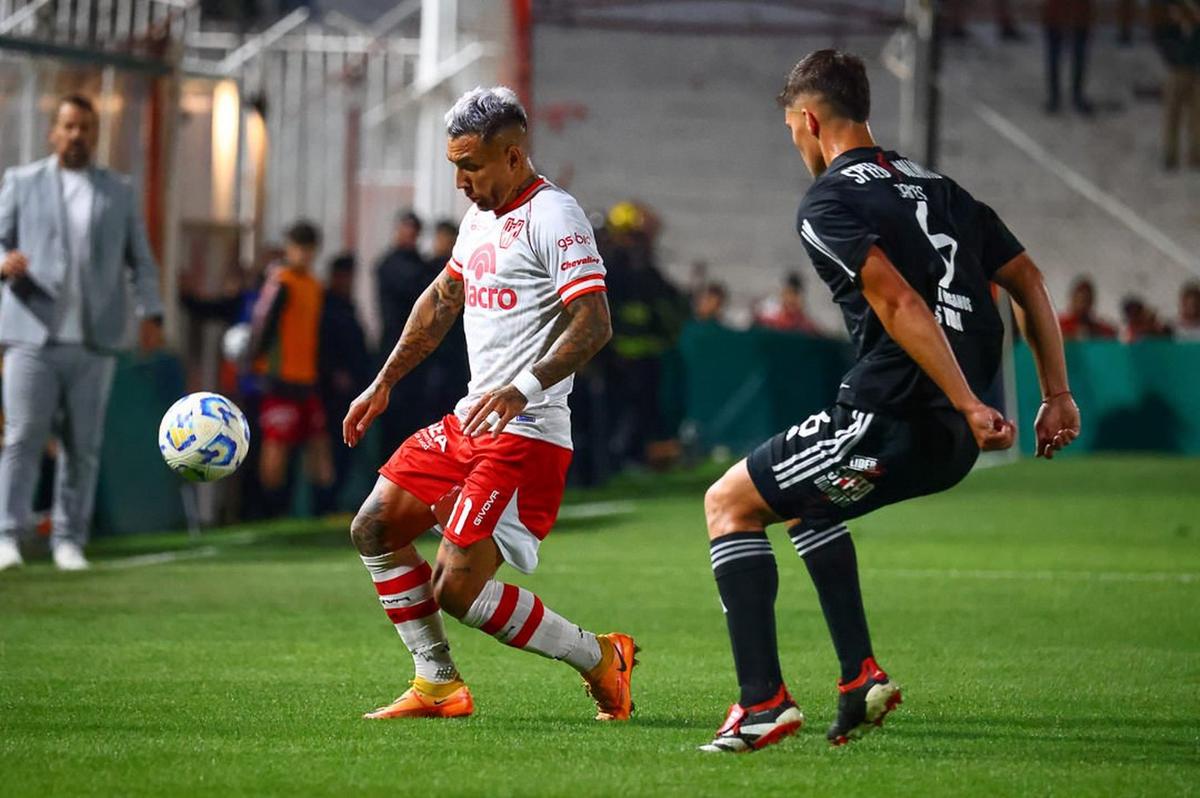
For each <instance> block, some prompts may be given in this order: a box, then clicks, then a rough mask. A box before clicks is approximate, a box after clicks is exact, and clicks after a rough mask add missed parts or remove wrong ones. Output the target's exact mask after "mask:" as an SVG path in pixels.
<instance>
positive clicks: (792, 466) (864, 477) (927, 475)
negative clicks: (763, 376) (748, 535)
mask: <svg viewBox="0 0 1200 798" xmlns="http://www.w3.org/2000/svg"><path fill="white" fill-rule="evenodd" d="M978 456H979V448H978V446H976V444H975V439H974V437H973V436H972V435H971V430H970V428H969V427H968V426H967V422H966V420H965V419H964V418H963V417H962V416H961V415H960V414H959V413H957V412H955V411H954V410H952V409H949V408H947V409H930V410H925V411H922V412H920V413H916V414H913V415H907V416H894V415H885V414H882V413H872V412H868V411H866V410H858V409H856V408H853V407H849V406H848V405H843V404H835V405H833V406H832V407H828V408H826V409H825V410H822V411H821V412H819V413H816V414H814V415H812V416H809V417H808V419H807V420H806V421H804V422H803V423H801V424H798V425H796V426H794V427H792V428H790V429H788V430H787V431H785V432H781V433H779V434H778V435H776V436H774V437H773V438H771V439H769V440H767V441H766V442H765V443H763V444H761V445H760V446H758V447H757V448H756V449H754V451H752V452H751V453H750V456H749V458H747V463H746V464H747V466H749V469H750V478H751V479H752V480H753V481H754V485H755V487H757V488H758V491H759V493H761V494H762V496H763V498H764V499H766V501H767V505H768V506H770V508H771V509H772V510H774V511H775V513H776V514H777V515H778V516H779V517H781V518H783V519H785V520H789V521H790V520H792V519H801V520H802V521H803V523H804V525H805V526H806V527H808V528H810V529H817V530H820V529H825V528H828V527H832V526H834V525H836V524H839V523H841V522H843V521H848V520H850V519H851V518H857V517H858V516H860V515H864V514H866V513H869V512H871V511H872V510H875V509H877V508H879V507H883V506H885V505H888V504H895V503H896V502H900V501H904V500H905V499H911V498H913V497H915V496H924V495H926V494H929V493H938V492H939V491H943V490H946V489H947V488H950V487H952V486H954V485H955V484H957V483H958V482H959V481H960V480H961V479H962V478H963V477H965V476H966V475H967V473H968V472H970V470H971V467H972V466H973V465H974V464H975V459H976V458H977V457H978Z"/></svg>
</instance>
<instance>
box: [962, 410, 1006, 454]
mask: <svg viewBox="0 0 1200 798" xmlns="http://www.w3.org/2000/svg"><path fill="white" fill-rule="evenodd" d="M963 417H964V418H966V420H967V424H969V425H970V427H971V434H972V435H974V436H975V443H977V444H979V448H980V450H982V451H985V452H990V451H995V450H998V449H1007V448H1009V447H1010V446H1012V445H1013V442H1014V441H1015V440H1016V437H1017V427H1016V425H1015V424H1013V423H1012V422H1011V421H1009V420H1008V419H1006V418H1005V417H1004V414H1003V413H1001V412H1000V411H999V410H997V409H995V408H994V407H988V406H987V405H985V404H983V403H982V402H980V403H979V404H977V405H975V406H974V407H971V408H969V409H967V410H965V411H963Z"/></svg>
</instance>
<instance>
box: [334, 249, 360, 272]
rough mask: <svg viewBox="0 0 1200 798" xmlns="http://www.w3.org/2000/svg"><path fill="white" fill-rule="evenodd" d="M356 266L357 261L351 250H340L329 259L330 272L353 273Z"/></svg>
mask: <svg viewBox="0 0 1200 798" xmlns="http://www.w3.org/2000/svg"><path fill="white" fill-rule="evenodd" d="M357 267H358V261H357V260H356V259H355V257H354V253H353V252H342V253H340V254H338V255H336V256H335V257H334V258H333V260H331V261H329V273H330V274H346V273H350V274H353V273H354V270H355V269H356V268H357Z"/></svg>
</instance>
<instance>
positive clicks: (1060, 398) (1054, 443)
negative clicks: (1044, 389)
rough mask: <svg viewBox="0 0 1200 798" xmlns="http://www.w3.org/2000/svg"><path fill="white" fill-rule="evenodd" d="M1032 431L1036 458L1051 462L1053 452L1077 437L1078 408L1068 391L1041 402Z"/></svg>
mask: <svg viewBox="0 0 1200 798" xmlns="http://www.w3.org/2000/svg"><path fill="white" fill-rule="evenodd" d="M1033 430H1034V432H1035V433H1036V434H1037V456H1038V457H1045V458H1046V459H1047V460H1053V459H1054V453H1055V452H1057V451H1058V450H1059V449H1064V448H1066V447H1067V446H1070V445H1071V441H1073V440H1075V439H1076V438H1078V437H1079V407H1078V406H1076V404H1075V399H1074V397H1072V396H1071V393H1070V392H1069V391H1068V392H1065V393H1060V394H1056V395H1055V396H1051V397H1050V398H1049V399H1046V400H1044V401H1043V402H1042V406H1041V407H1039V408H1038V414H1037V420H1036V421H1034V422H1033Z"/></svg>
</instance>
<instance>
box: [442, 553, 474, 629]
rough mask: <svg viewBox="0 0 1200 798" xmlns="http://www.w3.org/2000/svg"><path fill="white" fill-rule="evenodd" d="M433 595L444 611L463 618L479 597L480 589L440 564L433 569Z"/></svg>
mask: <svg viewBox="0 0 1200 798" xmlns="http://www.w3.org/2000/svg"><path fill="white" fill-rule="evenodd" d="M433 597H434V598H435V599H436V600H437V603H438V606H440V607H441V608H442V610H443V611H444V612H446V613H448V614H449V615H451V616H453V617H455V618H458V619H459V620H462V618H463V617H464V616H465V615H466V614H467V612H468V611H470V609H471V605H472V604H474V603H475V599H476V598H478V597H479V589H478V587H477V586H476V585H474V584H472V583H471V581H470V580H467V579H464V578H462V577H460V576H456V575H455V574H454V573H453V572H452V571H450V570H448V569H447V568H445V567H444V566H442V565H441V564H439V565H437V566H435V567H434V569H433Z"/></svg>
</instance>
